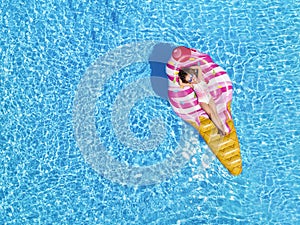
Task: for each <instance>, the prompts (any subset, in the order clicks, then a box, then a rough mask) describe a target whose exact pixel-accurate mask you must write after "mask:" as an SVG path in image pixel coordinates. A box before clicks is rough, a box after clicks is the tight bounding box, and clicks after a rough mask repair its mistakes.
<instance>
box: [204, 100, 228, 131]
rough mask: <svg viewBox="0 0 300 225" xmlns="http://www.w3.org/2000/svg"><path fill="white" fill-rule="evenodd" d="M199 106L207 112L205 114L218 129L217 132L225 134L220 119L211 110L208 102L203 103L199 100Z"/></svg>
mask: <svg viewBox="0 0 300 225" xmlns="http://www.w3.org/2000/svg"><path fill="white" fill-rule="evenodd" d="M200 106H201V108H202V109H203V110H204V111H205V112H206V113H207V115H208V116H209V118H210V119H211V121H212V122H213V123H214V124H215V126H216V127H217V129H218V130H219V133H221V134H222V135H225V131H224V130H223V129H222V128H223V126H222V123H220V122H219V121H220V119H219V118H218V116H217V115H216V114H215V113H214V112H213V110H212V108H211V106H210V105H208V104H206V103H204V102H200Z"/></svg>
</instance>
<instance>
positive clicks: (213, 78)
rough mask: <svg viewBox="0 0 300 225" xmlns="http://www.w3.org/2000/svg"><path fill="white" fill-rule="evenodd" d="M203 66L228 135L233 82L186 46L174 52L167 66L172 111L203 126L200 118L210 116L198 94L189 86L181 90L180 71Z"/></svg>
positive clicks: (208, 58)
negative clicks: (227, 122) (200, 102)
mask: <svg viewBox="0 0 300 225" xmlns="http://www.w3.org/2000/svg"><path fill="white" fill-rule="evenodd" d="M194 65H200V67H201V69H202V73H203V77H204V79H205V81H206V82H207V83H208V89H209V92H210V94H211V96H212V98H213V100H214V101H215V103H216V107H217V111H218V114H219V117H220V119H221V121H222V123H223V125H224V126H225V127H226V132H229V127H228V126H227V124H226V120H227V119H228V118H231V114H230V112H229V111H228V108H227V103H228V102H230V101H231V99H232V82H231V80H230V78H229V76H228V74H227V73H226V71H225V70H224V69H223V68H222V67H220V66H219V65H218V64H216V63H215V62H213V60H212V59H211V57H210V56H209V55H207V54H204V53H200V52H198V51H197V50H195V49H190V48H186V47H184V46H180V47H177V48H175V49H174V50H173V52H172V56H171V58H170V60H169V61H168V63H167V66H166V73H167V75H168V78H169V87H168V95H169V100H170V103H171V105H172V108H173V110H174V111H175V112H176V114H177V115H178V116H180V117H181V118H182V119H183V120H185V121H192V122H196V123H197V124H198V125H200V121H199V117H200V116H205V117H207V114H206V113H205V111H204V110H202V108H201V107H200V105H199V103H198V100H197V97H196V95H195V92H194V90H193V89H192V88H190V87H184V88H180V86H179V83H178V81H179V77H178V72H179V69H180V68H184V67H190V66H194Z"/></svg>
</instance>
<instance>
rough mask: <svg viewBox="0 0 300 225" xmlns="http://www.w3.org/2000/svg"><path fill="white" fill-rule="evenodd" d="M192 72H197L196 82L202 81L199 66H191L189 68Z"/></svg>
mask: <svg viewBox="0 0 300 225" xmlns="http://www.w3.org/2000/svg"><path fill="white" fill-rule="evenodd" d="M189 68H191V69H193V70H197V80H198V81H199V82H200V81H204V78H203V76H202V70H201V67H200V66H191V67H189Z"/></svg>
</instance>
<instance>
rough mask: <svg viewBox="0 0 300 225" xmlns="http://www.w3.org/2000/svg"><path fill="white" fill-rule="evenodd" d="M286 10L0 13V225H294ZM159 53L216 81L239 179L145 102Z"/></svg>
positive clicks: (292, 30) (293, 113)
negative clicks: (198, 58)
mask: <svg viewBox="0 0 300 225" xmlns="http://www.w3.org/2000/svg"><path fill="white" fill-rule="evenodd" d="M299 8H300V2H299V1H293V0H287V1H278V0H277V1H264V0H255V1H191V0H188V1H184V2H182V1H177V0H176V1H169V0H166V1H158V0H153V1H150V0H149V1H123V0H115V1H89V0H87V1H72V0H69V1H58V0H50V1H33V0H31V1H28V0H25V1H17V0H14V1H8V0H6V1H2V3H1V7H0V13H1V16H0V18H1V23H0V27H1V33H0V37H1V38H0V54H1V59H2V60H1V62H0V72H1V73H0V78H1V83H0V93H1V95H0V98H1V107H0V121H1V128H0V144H1V145H0V146H1V147H0V173H1V177H0V224H188V225H190V224H264V225H265V224H280V225H282V224H298V223H300V214H299V211H300V209H299V202H300V195H299V193H300V185H299V177H300V167H299V165H300V164H299V158H300V157H299V155H300V152H299V149H300V131H299V127H300V123H299V118H300V107H299V106H300V94H299V93H300V79H299V72H300V66H299V60H300V58H299V52H300V41H299V40H300V39H299V33H300V16H299ZM141 43H142V44H141ZM159 43H164V44H165V46H176V45H185V46H188V47H193V48H196V49H198V50H199V51H202V52H205V53H208V54H210V55H211V57H212V58H213V59H214V60H215V61H216V62H217V63H218V64H220V65H221V66H222V67H223V68H224V69H226V71H228V74H229V76H230V77H231V79H232V82H233V85H234V95H233V102H232V110H233V118H234V121H235V125H236V129H237V133H238V136H239V140H240V145H241V152H242V157H243V173H242V174H241V175H240V176H238V177H232V176H231V175H230V174H228V172H227V171H226V170H225V169H224V168H223V167H222V166H221V164H220V163H219V161H218V160H215V158H214V156H213V155H212V153H211V152H210V150H209V149H208V148H207V147H206V145H205V143H204V141H203V140H202V139H201V138H200V137H199V135H197V134H196V133H195V131H194V130H193V129H192V128H191V127H190V126H188V125H187V124H185V123H184V122H183V121H181V120H180V119H179V118H178V117H177V116H176V115H175V114H174V113H173V111H172V109H171V107H170V104H169V103H168V101H167V99H165V98H164V96H160V95H159V94H157V93H156V92H155V91H153V88H154V86H155V85H158V84H159V83H161V84H163V83H164V82H165V79H166V78H165V77H164V76H162V75H161V74H159V75H160V76H153V71H151V67H150V64H149V61H148V57H149V56H150V55H151V52H152V51H153V47H154V46H155V45H156V44H159ZM169 50H170V49H169V48H167V47H166V48H165V52H166V51H169ZM165 52H164V51H162V52H161V53H162V54H163V53H165ZM156 57H157V58H156V59H157V61H159V62H163V61H164V60H162V59H160V56H159V55H158V56H156ZM154 75H157V74H154ZM153 85H154V86H153Z"/></svg>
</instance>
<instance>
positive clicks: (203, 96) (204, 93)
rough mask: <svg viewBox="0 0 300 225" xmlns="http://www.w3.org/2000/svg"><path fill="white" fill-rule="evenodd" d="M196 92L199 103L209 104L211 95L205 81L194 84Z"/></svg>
mask: <svg viewBox="0 0 300 225" xmlns="http://www.w3.org/2000/svg"><path fill="white" fill-rule="evenodd" d="M194 91H195V92H196V95H197V98H198V102H204V103H206V104H208V103H209V101H210V99H211V95H210V93H209V89H208V86H207V83H206V82H205V81H200V82H199V83H197V84H194Z"/></svg>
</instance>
